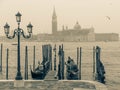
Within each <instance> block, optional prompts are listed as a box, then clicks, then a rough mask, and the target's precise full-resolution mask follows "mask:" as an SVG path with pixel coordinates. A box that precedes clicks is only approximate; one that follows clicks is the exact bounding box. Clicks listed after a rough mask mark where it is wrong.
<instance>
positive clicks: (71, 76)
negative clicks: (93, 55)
mask: <svg viewBox="0 0 120 90" xmlns="http://www.w3.org/2000/svg"><path fill="white" fill-rule="evenodd" d="M66 78H67V79H68V80H77V79H78V67H77V64H75V63H74V61H73V60H72V59H71V60H68V61H67V63H66Z"/></svg>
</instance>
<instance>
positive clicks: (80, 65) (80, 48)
mask: <svg viewBox="0 0 120 90" xmlns="http://www.w3.org/2000/svg"><path fill="white" fill-rule="evenodd" d="M81 59H82V48H81V47H80V60H79V80H81V70H82V69H81Z"/></svg>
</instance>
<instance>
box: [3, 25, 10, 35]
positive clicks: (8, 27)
mask: <svg viewBox="0 0 120 90" xmlns="http://www.w3.org/2000/svg"><path fill="white" fill-rule="evenodd" d="M9 30H10V26H9V25H8V24H7V23H6V24H5V26H4V31H5V34H6V35H8V34H9Z"/></svg>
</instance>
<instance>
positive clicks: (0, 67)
mask: <svg viewBox="0 0 120 90" xmlns="http://www.w3.org/2000/svg"><path fill="white" fill-rule="evenodd" d="M2 50H3V44H1V49H0V72H2V53H3V52H2Z"/></svg>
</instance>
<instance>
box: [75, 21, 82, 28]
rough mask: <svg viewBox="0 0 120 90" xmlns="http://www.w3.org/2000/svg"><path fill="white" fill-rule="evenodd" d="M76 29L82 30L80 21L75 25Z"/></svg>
mask: <svg viewBox="0 0 120 90" xmlns="http://www.w3.org/2000/svg"><path fill="white" fill-rule="evenodd" d="M74 29H75V30H80V29H81V26H80V25H79V23H78V22H76V24H75V26H74Z"/></svg>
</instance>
